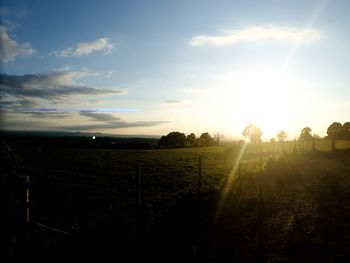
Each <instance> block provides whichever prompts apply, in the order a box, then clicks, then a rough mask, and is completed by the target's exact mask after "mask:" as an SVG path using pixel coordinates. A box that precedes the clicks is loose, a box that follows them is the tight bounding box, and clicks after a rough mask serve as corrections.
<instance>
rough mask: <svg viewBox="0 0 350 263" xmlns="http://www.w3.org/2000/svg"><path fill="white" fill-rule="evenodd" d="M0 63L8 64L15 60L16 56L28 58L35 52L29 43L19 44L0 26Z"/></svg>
mask: <svg viewBox="0 0 350 263" xmlns="http://www.w3.org/2000/svg"><path fill="white" fill-rule="evenodd" d="M0 47H1V48H0V62H1V63H8V62H10V61H13V60H15V59H16V57H17V56H30V55H32V54H33V53H35V52H36V50H35V49H33V48H32V46H31V44H30V43H23V44H19V43H18V42H17V41H16V40H14V39H12V38H11V37H10V36H9V35H8V33H7V28H6V27H5V26H0Z"/></svg>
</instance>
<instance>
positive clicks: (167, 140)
mask: <svg viewBox="0 0 350 263" xmlns="http://www.w3.org/2000/svg"><path fill="white" fill-rule="evenodd" d="M222 137H223V136H222V134H221V133H219V132H217V133H215V134H214V136H213V137H212V136H211V135H210V134H209V133H208V132H204V133H202V134H201V136H200V137H198V138H197V137H196V135H195V134H194V133H191V134H189V135H187V136H186V134H185V133H182V132H178V131H174V132H170V133H168V135H166V136H162V137H161V139H160V141H159V146H161V147H164V148H180V147H200V146H214V145H219V144H220V140H221V139H222Z"/></svg>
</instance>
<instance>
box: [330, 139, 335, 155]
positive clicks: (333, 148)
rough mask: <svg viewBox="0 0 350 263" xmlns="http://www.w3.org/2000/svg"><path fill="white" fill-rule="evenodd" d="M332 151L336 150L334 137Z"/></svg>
mask: <svg viewBox="0 0 350 263" xmlns="http://www.w3.org/2000/svg"><path fill="white" fill-rule="evenodd" d="M331 151H332V152H334V151H335V139H332V149H331Z"/></svg>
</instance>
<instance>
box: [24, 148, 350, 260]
mask: <svg viewBox="0 0 350 263" xmlns="http://www.w3.org/2000/svg"><path fill="white" fill-rule="evenodd" d="M336 146H337V149H346V148H350V143H349V142H347V141H342V142H340V141H339V142H337V145H336ZM242 147H243V144H242V143H240V144H239V143H236V144H230V145H225V146H219V147H202V148H201V147H200V148H183V149H153V150H106V149H69V148H50V147H48V148H23V149H17V152H18V154H19V156H20V157H21V158H22V165H21V173H22V174H24V175H29V176H30V178H31V180H33V181H36V184H34V185H33V186H32V190H31V197H32V200H33V201H36V203H35V204H34V205H33V206H32V208H31V220H33V221H37V222H40V223H44V224H47V225H50V226H54V227H57V228H59V229H62V230H64V231H67V232H70V233H73V236H74V238H73V240H75V241H74V242H73V243H74V244H75V245H74V246H76V247H78V248H79V249H86V248H91V249H92V248H94V249H96V251H99V252H101V251H104V252H106V251H113V249H115V248H119V249H120V250H125V251H129V252H130V247H132V246H134V245H135V242H136V243H137V244H138V245H140V242H142V247H143V248H144V250H143V251H144V253H148V254H149V256H150V257H152V256H154V254H152V252H154V249H157V250H159V249H161V250H162V251H163V252H164V253H169V254H170V255H174V256H175V255H177V257H178V258H179V259H180V258H181V257H186V258H188V257H190V258H192V259H199V258H202V259H213V261H218V262H221V261H224V262H225V261H226V262H232V261H235V260H236V261H238V262H252V261H253V262H254V261H264V262H265V261H266V260H270V261H269V262H302V261H308V262H332V261H333V262H336V261H338V260H343V259H344V258H345V257H347V256H349V255H350V253H349V250H348V248H349V247H350V238H349V237H350V236H349V233H350V232H349V231H350V229H349V227H350V225H349V224H348V222H350V220H349V219H350V218H349V216H348V215H350V154H349V151H339V152H335V153H331V152H330V149H331V143H330V142H328V141H317V142H316V145H315V148H316V150H317V151H310V150H311V149H312V147H313V146H312V143H311V142H285V143H274V144H272V143H264V144H262V145H247V147H246V148H245V151H244V153H243V155H242V159H241V169H240V170H239V169H238V170H237V174H236V175H235V180H234V182H233V183H232V185H231V184H230V185H229V189H228V191H227V193H225V198H223V189H225V185H226V184H227V182H228V181H229V177H230V175H231V176H232V173H231V172H232V170H233V168H234V166H235V164H236V160H237V157H238V156H239V153H240V152H241V149H242ZM199 158H200V159H201V168H202V169H201V178H202V182H201V185H202V187H201V196H199V197H198V196H197V187H198V174H199ZM139 171H140V173H139ZM239 171H240V173H239ZM139 174H140V184H139V181H138V178H139ZM139 185H140V191H139ZM139 194H140V200H141V203H140V204H138V199H139ZM219 206H221V208H220V211H219V212H218V207H219ZM344 233H346V235H344ZM110 239H112V240H114V241H113V242H110V241H109V240H110ZM135 240H136V241H135ZM140 240H141V241H140ZM162 240H165V241H166V242H167V244H168V245H167V246H164V244H163V242H162ZM128 242H129V243H128ZM77 244H78V245H77ZM130 244H132V245H130ZM97 247H98V248H99V249H97ZM79 249H78V250H77V251H79ZM318 250H323V251H324V253H326V254H322V253H321V254H318V253H317V252H316V251H318ZM160 254H162V253H160ZM308 257H310V258H308ZM329 260H330V261H329Z"/></svg>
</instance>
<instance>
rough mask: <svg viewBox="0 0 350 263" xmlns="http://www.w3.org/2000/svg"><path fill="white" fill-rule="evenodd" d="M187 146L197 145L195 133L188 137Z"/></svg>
mask: <svg viewBox="0 0 350 263" xmlns="http://www.w3.org/2000/svg"><path fill="white" fill-rule="evenodd" d="M186 144H187V145H188V146H195V144H196V135H195V134H194V133H191V134H189V135H187V137H186Z"/></svg>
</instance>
